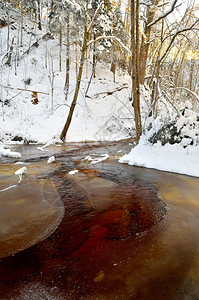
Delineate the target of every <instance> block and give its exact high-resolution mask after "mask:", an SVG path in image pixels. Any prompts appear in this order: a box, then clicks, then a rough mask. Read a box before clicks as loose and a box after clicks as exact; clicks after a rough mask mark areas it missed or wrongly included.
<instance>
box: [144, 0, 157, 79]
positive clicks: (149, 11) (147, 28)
mask: <svg viewBox="0 0 199 300" xmlns="http://www.w3.org/2000/svg"><path fill="white" fill-rule="evenodd" d="M158 3H159V0H153V1H152V5H148V6H147V12H146V20H147V24H146V25H145V28H144V34H143V35H142V37H141V47H140V83H141V84H143V83H144V77H145V73H146V65H147V58H148V52H149V46H150V36H151V26H147V25H148V24H150V23H151V22H152V21H153V19H154V16H155V8H154V7H156V5H157V4H158Z"/></svg>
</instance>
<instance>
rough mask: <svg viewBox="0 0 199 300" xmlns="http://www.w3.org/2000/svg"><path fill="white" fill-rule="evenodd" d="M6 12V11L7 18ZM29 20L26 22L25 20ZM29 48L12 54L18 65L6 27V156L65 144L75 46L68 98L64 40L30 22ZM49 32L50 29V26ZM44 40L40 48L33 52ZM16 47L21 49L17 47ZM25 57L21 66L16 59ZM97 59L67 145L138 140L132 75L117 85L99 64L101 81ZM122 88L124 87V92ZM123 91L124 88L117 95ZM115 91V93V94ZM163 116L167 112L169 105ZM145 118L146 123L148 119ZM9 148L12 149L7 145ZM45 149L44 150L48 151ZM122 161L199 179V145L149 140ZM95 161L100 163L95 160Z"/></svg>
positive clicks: (0, 120)
mask: <svg viewBox="0 0 199 300" xmlns="http://www.w3.org/2000/svg"><path fill="white" fill-rule="evenodd" d="M1 13H2V12H0V14H1ZM24 22H25V21H24ZM25 23H26V25H25V26H24V28H25V29H24V32H23V46H22V47H20V48H19V53H15V50H14V51H13V54H12V64H11V66H8V65H6V64H5V62H6V59H7V56H6V55H7V37H8V28H7V27H4V28H1V29H0V53H1V56H0V68H1V76H0V156H1V155H4V156H11V157H15V158H19V157H20V153H16V152H12V151H11V150H10V149H9V144H14V143H24V142H35V143H38V144H46V143H48V145H50V144H52V143H55V142H61V141H60V139H59V136H60V133H61V131H62V129H63V126H64V123H65V121H66V118H67V115H68V112H69V108H70V104H71V101H72V99H73V94H74V88H75V84H76V64H75V48H74V47H75V46H74V47H73V46H72V45H71V54H72V59H71V68H70V86H69V94H68V99H67V101H66V100H65V90H64V85H65V76H66V75H65V57H66V55H65V49H64V47H63V49H62V70H61V71H60V70H59V41H58V39H56V38H54V39H49V40H47V41H46V40H45V39H43V37H44V35H45V33H46V29H44V30H43V31H39V30H38V29H37V28H36V25H34V24H32V23H31V22H30V21H28V20H26V22H25ZM16 28H17V18H16V22H15V23H13V24H12V30H11V31H10V33H9V34H10V43H11V41H12V39H13V38H14V45H15V46H16V44H17V34H18V33H17V29H16ZM44 28H45V27H44ZM36 41H38V47H31V48H30V51H29V53H27V50H28V48H29V47H30V46H31V45H33V43H34V42H36ZM14 49H15V47H14ZM16 56H19V59H18V65H17V64H15V57H16ZM91 73H92V63H91V57H90V58H89V56H88V59H87V61H86V62H85V66H84V74H83V79H82V83H81V89H80V93H79V97H78V103H77V105H76V108H75V113H74V116H73V119H72V123H71V126H70V129H69V132H68V134H67V138H66V142H78V141H106V140H107V141H108V140H109V141H110V140H121V139H125V138H129V137H133V136H134V134H135V130H134V116H133V108H132V104H131V102H130V101H129V97H130V94H131V91H130V87H131V82H130V78H129V76H127V75H126V74H122V73H120V74H119V73H118V74H117V76H116V82H113V75H112V73H111V72H110V66H105V65H104V64H103V63H98V64H97V68H96V78H95V79H92V81H91V85H90V87H89V90H88V92H87V97H85V91H86V90H87V88H88V83H89V79H90V76H91ZM120 88H121V89H120ZM117 89H120V90H119V91H117ZM31 91H37V97H38V104H33V103H32V100H33V97H32V92H31ZM112 92H113V93H112ZM149 93H150V91H147V90H144V89H142V100H143V99H145V103H144V102H143V101H142V112H144V111H146V113H145V115H147V99H148V98H149ZM163 104H164V105H163V108H162V109H161V112H162V115H164V114H167V113H168V111H166V110H165V107H167V110H168V106H167V105H165V103H163ZM145 115H144V114H142V119H143V124H145V122H146V121H147V120H146V117H145ZM6 145H7V146H6ZM42 149H43V148H42ZM119 161H120V162H121V163H129V164H130V165H136V166H142V167H147V168H155V169H158V170H164V171H170V172H176V173H181V174H188V175H192V176H199V147H198V146H188V147H187V148H185V149H184V148H183V145H182V144H175V145H170V144H166V145H165V146H161V145H160V143H156V144H154V145H151V144H150V143H148V142H146V139H145V138H144V137H143V138H142V139H141V142H140V144H139V145H138V146H136V147H135V148H133V149H132V151H131V152H130V153H129V154H128V155H125V156H124V157H122V158H121V159H120V160H119ZM93 163H94V162H93Z"/></svg>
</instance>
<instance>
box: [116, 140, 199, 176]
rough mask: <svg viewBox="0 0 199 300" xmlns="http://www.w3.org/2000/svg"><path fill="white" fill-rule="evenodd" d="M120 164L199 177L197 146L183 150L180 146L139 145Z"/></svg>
mask: <svg viewBox="0 0 199 300" xmlns="http://www.w3.org/2000/svg"><path fill="white" fill-rule="evenodd" d="M119 162H120V163H127V164H129V165H132V166H139V167H145V168H152V169H156V170H161V171H167V172H174V173H178V174H186V175H190V176H195V177H199V145H197V146H188V147H187V148H183V147H182V145H180V144H174V145H170V144H166V145H164V146H161V144H160V143H157V144H154V145H151V144H148V145H146V144H142V143H140V144H139V145H137V146H136V147H135V148H133V149H132V150H131V152H130V153H129V154H126V155H124V156H123V157H121V158H120V159H119Z"/></svg>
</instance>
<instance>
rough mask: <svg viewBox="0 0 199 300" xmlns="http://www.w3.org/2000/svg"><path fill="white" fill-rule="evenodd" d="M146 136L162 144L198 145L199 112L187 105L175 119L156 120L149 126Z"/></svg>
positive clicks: (153, 141) (149, 139)
mask: <svg viewBox="0 0 199 300" xmlns="http://www.w3.org/2000/svg"><path fill="white" fill-rule="evenodd" d="M157 123H158V126H157ZM146 136H147V139H148V141H149V142H150V143H152V144H155V143H157V142H161V144H162V145H165V144H166V143H170V144H175V143H180V144H181V145H182V146H183V147H187V146H189V145H198V144H199V114H197V113H196V112H194V111H192V110H191V109H189V107H188V106H185V108H184V109H183V110H181V111H180V113H179V114H178V115H177V116H176V117H175V119H173V120H172V119H165V120H164V121H163V120H160V119H158V120H157V119H156V120H154V121H153V122H152V123H151V124H150V127H149V128H148V132H147V134H146Z"/></svg>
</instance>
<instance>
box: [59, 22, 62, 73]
mask: <svg viewBox="0 0 199 300" xmlns="http://www.w3.org/2000/svg"><path fill="white" fill-rule="evenodd" d="M61 63H62V28H61V24H60V26H59V72H61V67H62V65H61Z"/></svg>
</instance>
